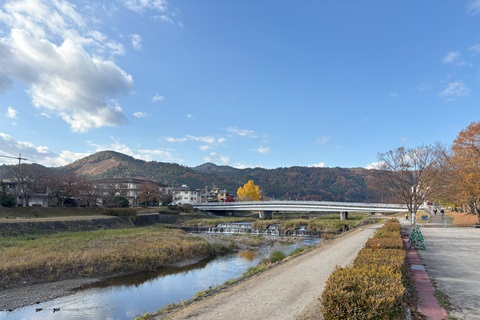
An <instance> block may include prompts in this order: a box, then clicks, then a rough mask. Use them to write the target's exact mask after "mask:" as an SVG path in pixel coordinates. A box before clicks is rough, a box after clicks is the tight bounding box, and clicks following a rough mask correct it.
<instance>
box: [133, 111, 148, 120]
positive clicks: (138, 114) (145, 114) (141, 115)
mask: <svg viewBox="0 0 480 320" xmlns="http://www.w3.org/2000/svg"><path fill="white" fill-rule="evenodd" d="M133 116H134V117H135V118H139V119H140V118H145V117H148V113H146V112H142V111H137V112H134V113H133Z"/></svg>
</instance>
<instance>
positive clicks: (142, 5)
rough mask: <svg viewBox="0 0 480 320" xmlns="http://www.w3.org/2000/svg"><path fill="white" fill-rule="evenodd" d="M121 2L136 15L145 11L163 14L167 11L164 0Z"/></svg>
mask: <svg viewBox="0 0 480 320" xmlns="http://www.w3.org/2000/svg"><path fill="white" fill-rule="evenodd" d="M123 2H124V4H125V6H126V7H127V8H128V9H130V10H132V11H135V12H138V13H140V12H143V11H147V10H153V11H158V12H165V11H167V9H168V2H167V1H166V0H124V1H123Z"/></svg>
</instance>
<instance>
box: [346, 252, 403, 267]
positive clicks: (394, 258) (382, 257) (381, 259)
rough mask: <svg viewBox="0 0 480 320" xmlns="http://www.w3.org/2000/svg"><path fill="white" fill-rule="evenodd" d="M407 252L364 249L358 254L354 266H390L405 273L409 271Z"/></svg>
mask: <svg viewBox="0 0 480 320" xmlns="http://www.w3.org/2000/svg"><path fill="white" fill-rule="evenodd" d="M406 256H407V254H406V252H405V250H403V249H377V250H374V249H369V248H363V249H362V250H360V252H359V253H358V255H357V257H356V258H355V261H354V262H353V265H354V266H355V267H363V266H368V265H372V264H374V265H389V266H392V267H393V268H394V269H395V270H396V271H398V272H402V273H405V272H407V271H408V265H407V261H406Z"/></svg>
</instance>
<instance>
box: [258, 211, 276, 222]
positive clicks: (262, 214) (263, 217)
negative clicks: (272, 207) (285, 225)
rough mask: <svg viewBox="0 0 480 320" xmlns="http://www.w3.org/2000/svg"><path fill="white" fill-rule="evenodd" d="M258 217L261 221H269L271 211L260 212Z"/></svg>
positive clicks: (271, 215)
mask: <svg viewBox="0 0 480 320" xmlns="http://www.w3.org/2000/svg"><path fill="white" fill-rule="evenodd" d="M258 216H259V218H260V219H261V220H270V219H272V218H273V211H264V210H260V211H259V212H258Z"/></svg>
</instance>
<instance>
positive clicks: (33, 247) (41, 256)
mask: <svg viewBox="0 0 480 320" xmlns="http://www.w3.org/2000/svg"><path fill="white" fill-rule="evenodd" d="M224 249H225V248H219V247H216V246H212V245H210V244H209V243H208V242H207V241H206V240H204V239H203V238H201V237H196V236H191V235H187V234H185V233H184V232H182V231H180V230H171V229H165V228H160V227H145V228H128V229H115V230H97V231H87V232H69V233H58V234H54V235H47V236H45V235H42V236H40V235H39V236H28V237H20V238H0V286H8V285H12V284H15V283H18V282H20V281H22V282H24V281H27V282H43V281H53V280H59V279H65V278H73V277H82V276H89V277H90V276H106V275H111V274H118V273H130V272H141V271H146V270H153V269H158V268H161V267H163V266H165V265H167V264H169V263H173V262H176V261H180V260H183V259H190V258H194V257H200V256H207V255H214V254H215V253H216V250H224Z"/></svg>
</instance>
